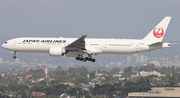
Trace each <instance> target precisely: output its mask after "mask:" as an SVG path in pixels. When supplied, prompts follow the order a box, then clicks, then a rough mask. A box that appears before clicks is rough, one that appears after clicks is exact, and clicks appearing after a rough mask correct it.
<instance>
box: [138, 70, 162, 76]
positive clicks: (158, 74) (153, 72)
mask: <svg viewBox="0 0 180 98" xmlns="http://www.w3.org/2000/svg"><path fill="white" fill-rule="evenodd" d="M139 75H140V76H142V77H146V76H150V75H156V76H158V77H161V76H164V77H165V74H161V73H159V72H157V71H150V72H147V71H141V72H139Z"/></svg>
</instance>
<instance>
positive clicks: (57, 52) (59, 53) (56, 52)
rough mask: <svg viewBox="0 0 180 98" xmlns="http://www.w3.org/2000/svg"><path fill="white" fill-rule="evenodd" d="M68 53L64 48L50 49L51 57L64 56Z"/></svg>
mask: <svg viewBox="0 0 180 98" xmlns="http://www.w3.org/2000/svg"><path fill="white" fill-rule="evenodd" d="M65 53H66V50H65V49H64V48H63V47H50V49H49V55H50V56H63V55H64V54H65Z"/></svg>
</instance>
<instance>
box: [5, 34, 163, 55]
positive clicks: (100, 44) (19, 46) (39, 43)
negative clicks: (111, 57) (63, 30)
mask: <svg viewBox="0 0 180 98" xmlns="http://www.w3.org/2000/svg"><path fill="white" fill-rule="evenodd" d="M76 39H77V38H36V37H35V38H33V37H31V38H28V37H22V38H15V39H11V40H8V41H7V42H6V43H4V44H3V45H2V46H3V47H4V48H6V49H8V50H10V51H15V52H47V53H48V52H49V49H50V47H65V46H67V45H69V44H70V43H72V42H73V41H75V40H76ZM150 43H152V42H150V41H144V40H136V39H133V40H132V39H101V38H86V39H85V48H86V49H87V50H89V51H90V52H91V53H92V54H132V53H139V52H145V51H151V50H156V49H160V48H163V46H162V45H161V46H156V47H154V46H153V47H150V46H148V45H149V44H150Z"/></svg>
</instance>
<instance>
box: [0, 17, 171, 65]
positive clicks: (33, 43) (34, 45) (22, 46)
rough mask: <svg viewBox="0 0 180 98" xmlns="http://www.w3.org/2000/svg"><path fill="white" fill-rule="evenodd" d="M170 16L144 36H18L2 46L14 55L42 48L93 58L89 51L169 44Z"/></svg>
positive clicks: (138, 49) (122, 50)
mask: <svg viewBox="0 0 180 98" xmlns="http://www.w3.org/2000/svg"><path fill="white" fill-rule="evenodd" d="M170 20H171V17H170V16H166V17H165V18H164V19H163V20H162V21H161V22H159V24H157V25H156V26H155V27H154V28H153V29H152V30H151V31H150V32H149V34H147V35H146V36H145V37H144V38H143V39H114V38H109V39H107V38H86V37H87V35H82V36H81V37H79V38H63V37H59V38H54V37H53V38H44V37H20V38H14V39H10V40H8V41H6V42H5V43H3V44H2V47H3V48H5V49H7V50H9V51H11V52H12V53H13V58H14V59H16V58H17V57H16V53H17V52H45V53H49V55H50V56H59V57H61V56H67V57H74V58H75V59H76V60H79V61H84V62H85V61H91V62H95V61H96V60H95V59H94V58H92V55H97V54H135V53H140V52H148V51H149V52H150V51H152V50H157V49H162V48H165V47H170V43H167V42H163V41H162V39H163V37H164V35H165V32H166V29H167V27H168V25H169V22H170ZM84 54H86V57H84Z"/></svg>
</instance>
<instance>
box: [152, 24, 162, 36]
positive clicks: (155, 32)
mask: <svg viewBox="0 0 180 98" xmlns="http://www.w3.org/2000/svg"><path fill="white" fill-rule="evenodd" d="M153 35H154V36H155V37H156V38H161V37H162V36H164V30H163V28H161V27H155V28H154V30H153Z"/></svg>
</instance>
